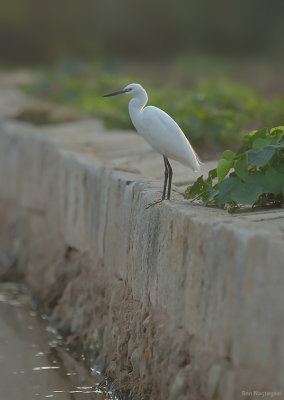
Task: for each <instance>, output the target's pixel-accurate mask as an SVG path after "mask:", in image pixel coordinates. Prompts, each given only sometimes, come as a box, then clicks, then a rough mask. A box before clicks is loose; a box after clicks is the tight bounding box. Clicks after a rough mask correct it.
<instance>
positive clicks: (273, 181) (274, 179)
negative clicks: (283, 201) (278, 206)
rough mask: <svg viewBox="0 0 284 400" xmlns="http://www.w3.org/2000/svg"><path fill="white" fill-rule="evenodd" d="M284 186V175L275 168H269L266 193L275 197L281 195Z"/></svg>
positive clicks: (266, 178)
mask: <svg viewBox="0 0 284 400" xmlns="http://www.w3.org/2000/svg"><path fill="white" fill-rule="evenodd" d="M283 185H284V174H282V173H281V172H279V171H277V170H276V169H274V168H269V169H268V170H267V171H266V173H265V192H266V193H273V194H275V195H278V194H281V191H282V187H283Z"/></svg>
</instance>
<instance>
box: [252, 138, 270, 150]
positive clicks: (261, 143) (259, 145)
mask: <svg viewBox="0 0 284 400" xmlns="http://www.w3.org/2000/svg"><path fill="white" fill-rule="evenodd" d="M269 144H270V141H269V140H267V139H262V138H257V139H255V140H254V141H253V144H252V148H253V149H260V150H262V149H264V148H265V147H267V146H268V145H269Z"/></svg>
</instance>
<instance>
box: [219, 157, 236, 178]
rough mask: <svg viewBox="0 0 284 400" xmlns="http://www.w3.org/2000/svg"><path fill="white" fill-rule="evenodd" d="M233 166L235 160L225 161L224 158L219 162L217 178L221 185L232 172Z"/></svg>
mask: <svg viewBox="0 0 284 400" xmlns="http://www.w3.org/2000/svg"><path fill="white" fill-rule="evenodd" d="M232 166H233V160H224V159H223V158H221V160H219V161H218V165H217V177H218V182H219V183H220V182H222V180H223V179H224V178H225V176H226V175H227V173H228V172H229V171H230V169H231V168H232Z"/></svg>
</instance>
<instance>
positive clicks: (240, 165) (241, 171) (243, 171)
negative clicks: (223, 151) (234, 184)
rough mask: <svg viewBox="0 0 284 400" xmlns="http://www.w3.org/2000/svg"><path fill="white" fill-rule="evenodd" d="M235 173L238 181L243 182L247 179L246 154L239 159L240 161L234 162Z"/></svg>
mask: <svg viewBox="0 0 284 400" xmlns="http://www.w3.org/2000/svg"><path fill="white" fill-rule="evenodd" d="M234 168H235V172H236V174H237V175H238V177H239V178H240V179H242V180H243V181H245V180H246V179H247V177H248V173H249V172H248V158H247V154H246V157H243V158H241V159H240V160H237V161H235V164H234Z"/></svg>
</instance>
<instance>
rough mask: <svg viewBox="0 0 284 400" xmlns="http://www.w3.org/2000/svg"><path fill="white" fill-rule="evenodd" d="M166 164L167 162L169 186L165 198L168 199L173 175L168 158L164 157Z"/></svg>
mask: <svg viewBox="0 0 284 400" xmlns="http://www.w3.org/2000/svg"><path fill="white" fill-rule="evenodd" d="M166 161H167V164H168V174H169V186H168V196H167V200H170V197H171V188H172V176H173V169H172V167H171V164H170V162H169V160H168V159H167V158H166Z"/></svg>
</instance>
